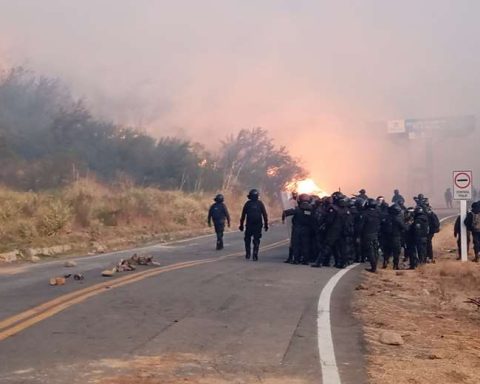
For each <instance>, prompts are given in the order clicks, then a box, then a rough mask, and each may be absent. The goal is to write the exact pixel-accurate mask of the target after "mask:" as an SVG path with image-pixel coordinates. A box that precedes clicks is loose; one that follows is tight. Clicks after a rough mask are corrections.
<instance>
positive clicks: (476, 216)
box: [464, 201, 480, 262]
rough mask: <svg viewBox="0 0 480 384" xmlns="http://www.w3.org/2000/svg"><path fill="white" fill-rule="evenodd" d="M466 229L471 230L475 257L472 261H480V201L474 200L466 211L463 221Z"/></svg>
mask: <svg viewBox="0 0 480 384" xmlns="http://www.w3.org/2000/svg"><path fill="white" fill-rule="evenodd" d="M464 223H465V225H466V227H467V230H468V231H470V232H472V238H473V251H474V253H475V258H474V259H473V261H475V262H479V261H480V201H476V202H475V203H473V204H472V209H471V211H470V212H468V214H467V217H466V218H465V221H464Z"/></svg>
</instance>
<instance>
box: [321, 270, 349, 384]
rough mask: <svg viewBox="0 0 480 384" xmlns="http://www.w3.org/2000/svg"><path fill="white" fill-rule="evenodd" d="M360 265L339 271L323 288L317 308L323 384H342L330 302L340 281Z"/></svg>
mask: <svg viewBox="0 0 480 384" xmlns="http://www.w3.org/2000/svg"><path fill="white" fill-rule="evenodd" d="M357 265H358V264H352V265H350V266H349V267H347V268H345V269H342V270H340V271H338V272H337V273H336V274H335V275H333V276H332V277H331V278H330V280H328V283H327V284H326V285H325V287H323V289H322V292H321V293H320V298H319V299H318V307H317V332H318V355H319V357H320V366H321V368H322V383H323V384H341V383H342V380H341V379H340V373H339V372H338V367H337V360H336V359H335V348H334V346H333V338H332V327H331V324H330V302H331V296H332V292H333V289H334V288H335V286H336V285H337V283H338V282H339V281H340V279H341V278H342V277H343V276H344V275H345V274H346V273H347V272H349V271H351V270H352V269H353V268H355V267H356V266H357Z"/></svg>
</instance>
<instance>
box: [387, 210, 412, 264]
mask: <svg viewBox="0 0 480 384" xmlns="http://www.w3.org/2000/svg"><path fill="white" fill-rule="evenodd" d="M386 223H387V224H386V225H387V227H388V229H387V228H386V229H385V232H384V234H385V249H384V253H383V268H387V265H388V262H389V260H390V257H392V256H393V269H399V263H400V253H401V251H402V239H403V237H404V236H403V234H404V233H405V232H406V231H407V229H408V226H407V224H406V223H405V215H404V214H403V211H402V208H401V207H400V206H399V205H398V204H393V205H391V206H390V207H389V208H388V218H387V220H386Z"/></svg>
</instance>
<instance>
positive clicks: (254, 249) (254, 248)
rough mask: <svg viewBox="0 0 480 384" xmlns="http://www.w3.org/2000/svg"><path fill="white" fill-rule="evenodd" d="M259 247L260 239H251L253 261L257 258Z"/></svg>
mask: <svg viewBox="0 0 480 384" xmlns="http://www.w3.org/2000/svg"><path fill="white" fill-rule="evenodd" d="M259 249H260V241H255V240H253V261H257V260H258V251H259Z"/></svg>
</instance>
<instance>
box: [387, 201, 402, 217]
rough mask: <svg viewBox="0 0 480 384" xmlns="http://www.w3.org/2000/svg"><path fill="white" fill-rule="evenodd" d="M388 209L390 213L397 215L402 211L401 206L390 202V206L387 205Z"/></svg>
mask: <svg viewBox="0 0 480 384" xmlns="http://www.w3.org/2000/svg"><path fill="white" fill-rule="evenodd" d="M388 211H389V212H390V213H391V214H392V215H398V214H399V213H401V212H402V207H400V206H399V205H398V204H392V205H391V206H390V207H388Z"/></svg>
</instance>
